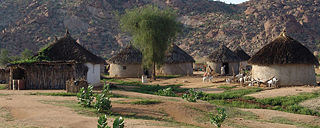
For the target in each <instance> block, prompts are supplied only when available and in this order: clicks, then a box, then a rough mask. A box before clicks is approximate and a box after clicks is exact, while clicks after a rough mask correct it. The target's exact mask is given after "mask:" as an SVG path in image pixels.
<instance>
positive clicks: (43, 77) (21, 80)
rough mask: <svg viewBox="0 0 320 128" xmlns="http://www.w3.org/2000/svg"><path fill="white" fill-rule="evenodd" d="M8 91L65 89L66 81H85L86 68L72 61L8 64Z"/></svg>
mask: <svg viewBox="0 0 320 128" xmlns="http://www.w3.org/2000/svg"><path fill="white" fill-rule="evenodd" d="M7 67H8V68H9V69H10V77H9V79H10V81H9V85H10V86H9V89H13V87H14V86H13V85H15V89H18V86H19V89H66V81H67V80H81V79H86V77H87V72H88V67H87V66H85V65H84V64H82V63H76V62H74V61H42V62H25V63H16V64H9V65H8V66H7Z"/></svg>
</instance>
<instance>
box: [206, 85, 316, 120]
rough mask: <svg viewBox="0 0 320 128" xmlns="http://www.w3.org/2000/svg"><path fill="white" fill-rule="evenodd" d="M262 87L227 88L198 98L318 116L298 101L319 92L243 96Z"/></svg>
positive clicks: (221, 103)
mask: <svg viewBox="0 0 320 128" xmlns="http://www.w3.org/2000/svg"><path fill="white" fill-rule="evenodd" d="M261 90H262V89H260V88H252V89H239V90H228V91H225V92H223V93H217V94H205V95H204V96H203V97H201V98H200V99H203V100H207V101H208V102H210V103H212V104H216V105H221V106H229V107H239V108H258V109H259V108H263V109H272V110H278V111H284V112H290V113H296V114H305V115H314V116H320V113H319V112H317V111H314V110H311V109H308V108H306V107H302V106H300V105H299V103H301V102H303V101H305V100H309V99H312V98H317V97H320V92H313V93H301V94H299V95H295V96H281V97H273V98H265V99H256V98H254V97H248V96H245V95H247V94H251V93H254V92H259V91H261Z"/></svg>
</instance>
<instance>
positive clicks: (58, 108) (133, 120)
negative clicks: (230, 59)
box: [0, 70, 320, 128]
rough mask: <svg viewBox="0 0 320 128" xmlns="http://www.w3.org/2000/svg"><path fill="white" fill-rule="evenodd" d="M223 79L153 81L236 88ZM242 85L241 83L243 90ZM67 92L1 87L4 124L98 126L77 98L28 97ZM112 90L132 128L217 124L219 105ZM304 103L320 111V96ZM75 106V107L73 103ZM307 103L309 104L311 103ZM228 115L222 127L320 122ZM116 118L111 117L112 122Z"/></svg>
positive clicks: (287, 91)
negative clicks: (212, 118)
mask: <svg viewBox="0 0 320 128" xmlns="http://www.w3.org/2000/svg"><path fill="white" fill-rule="evenodd" d="M317 72H319V70H317ZM122 80H125V81H138V80H139V79H122ZM224 80H225V78H223V77H219V78H214V79H213V82H212V83H210V82H206V83H203V82H202V79H201V76H200V75H195V76H190V77H178V78H172V79H159V80H157V81H152V82H151V84H160V85H169V84H183V86H182V87H183V88H197V89H198V90H203V91H204V92H206V93H221V92H223V91H225V90H224V89H221V88H218V87H219V86H222V85H223V86H235V85H237V84H226V83H225V82H224ZM241 88H244V87H239V86H238V87H237V88H235V89H241ZM319 89H320V88H319V87H316V88H314V87H292V88H280V89H272V90H265V91H262V92H258V93H255V94H251V95H249V96H253V97H256V98H266V97H276V96H287V95H297V94H299V93H301V92H312V91H315V90H319ZM31 92H32V93H35V92H41V93H45V92H46V93H48V92H49V93H52V92H64V91H63V90H50V91H45V90H20V91H12V90H0V127H6V128H15V127H19V128H20V127H22V128H34V127H41V128H42V127H44V128H47V127H53V128H59V127H61V128H95V127H96V125H97V119H98V118H97V115H95V113H94V112H93V113H89V114H88V113H83V112H81V110H77V109H76V108H74V107H72V105H73V106H77V104H76V102H77V99H76V97H75V96H71V97H62V96H43V95H30V93H31ZM112 92H113V93H114V94H119V95H123V96H126V97H122V98H111V100H112V112H113V113H116V114H119V115H122V116H124V117H125V125H126V127H128V128H167V127H186V128H188V127H204V128H205V127H208V128H209V127H213V125H211V124H210V122H209V119H208V113H209V112H215V108H216V107H217V106H216V105H213V104H210V103H208V102H205V101H199V100H198V101H197V103H191V102H187V101H185V100H183V99H181V97H164V96H157V95H150V94H142V93H136V92H128V91H121V90H112ZM144 99H152V100H158V101H160V103H158V104H149V105H135V104H130V102H132V101H138V100H144ZM301 104H302V105H304V104H306V105H310V104H315V106H311V107H310V108H312V107H313V108H314V109H319V107H318V106H320V100H319V99H312V100H308V101H305V102H304V103H301ZM70 106H71V107H70ZM308 107H309V106H308ZM227 112H228V118H227V120H226V121H225V122H224V123H223V127H227V128H231V127H235V128H237V127H251V128H266V127H272V128H295V127H302V126H303V127H304V126H307V124H310V125H314V126H315V125H320V118H319V117H316V116H308V115H300V114H292V113H286V112H280V111H275V110H266V109H240V108H229V109H227ZM115 117H116V116H111V117H109V118H108V121H109V125H111V124H112V123H111V122H112V121H113V119H114V118H115Z"/></svg>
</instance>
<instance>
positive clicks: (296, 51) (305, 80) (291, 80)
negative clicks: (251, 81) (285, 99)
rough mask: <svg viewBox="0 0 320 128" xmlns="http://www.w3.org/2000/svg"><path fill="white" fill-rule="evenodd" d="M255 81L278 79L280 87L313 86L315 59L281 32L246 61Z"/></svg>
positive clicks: (306, 49)
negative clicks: (250, 65) (249, 65)
mask: <svg viewBox="0 0 320 128" xmlns="http://www.w3.org/2000/svg"><path fill="white" fill-rule="evenodd" d="M248 62H249V63H250V64H252V65H253V67H252V76H253V78H255V79H258V78H259V79H262V80H268V79H270V78H271V77H276V78H278V79H280V81H279V84H280V85H281V86H287V85H289V86H290V85H315V84H316V79H315V71H314V65H319V62H318V60H317V59H316V57H315V56H314V55H313V54H312V53H311V52H310V51H309V49H308V48H306V47H305V46H303V45H302V44H301V43H299V42H298V41H297V40H294V39H293V38H291V37H290V36H288V35H287V34H286V32H285V31H284V32H282V33H281V34H280V35H279V37H277V38H276V39H275V40H273V41H272V42H270V43H269V44H267V45H266V46H264V47H263V48H262V49H260V50H259V51H258V52H257V53H256V54H255V55H253V56H252V58H251V59H250V60H249V61H248Z"/></svg>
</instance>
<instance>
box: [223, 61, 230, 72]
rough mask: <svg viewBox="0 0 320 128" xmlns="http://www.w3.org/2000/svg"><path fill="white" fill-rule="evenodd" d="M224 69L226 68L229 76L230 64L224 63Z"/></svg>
mask: <svg viewBox="0 0 320 128" xmlns="http://www.w3.org/2000/svg"><path fill="white" fill-rule="evenodd" d="M222 67H224V71H225V73H226V74H229V64H228V63H222Z"/></svg>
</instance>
